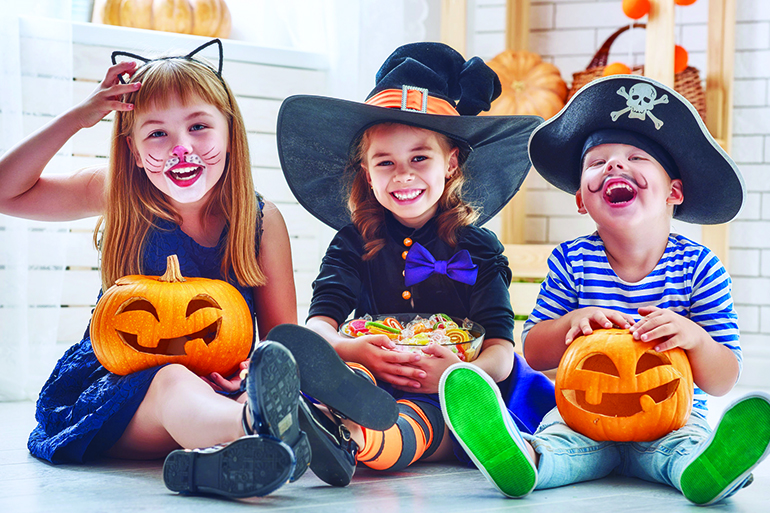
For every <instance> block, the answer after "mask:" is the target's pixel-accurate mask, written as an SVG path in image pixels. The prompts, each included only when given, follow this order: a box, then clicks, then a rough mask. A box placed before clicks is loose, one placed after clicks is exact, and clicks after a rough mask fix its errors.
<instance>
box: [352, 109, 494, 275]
mask: <svg viewBox="0 0 770 513" xmlns="http://www.w3.org/2000/svg"><path fill="white" fill-rule="evenodd" d="M391 124H394V123H381V124H379V125H374V126H372V127H370V128H369V129H367V130H366V131H365V132H364V133H363V134H362V135H361V137H359V139H358V140H357V141H356V143H355V144H354V145H353V151H352V152H351V157H350V160H349V161H348V165H347V169H346V174H347V175H348V177H349V180H348V182H349V183H350V184H351V185H350V195H349V196H348V208H349V209H350V212H351V218H352V220H353V224H354V225H355V227H356V228H357V229H358V231H359V233H360V234H361V236H362V237H363V239H364V250H365V253H364V256H363V257H362V258H363V259H364V260H370V259H372V258H374V256H375V255H376V254H377V253H378V252H379V251H380V250H381V249H382V248H384V247H385V244H386V241H385V234H384V229H385V207H383V206H382V205H380V203H379V202H378V201H377V198H375V196H374V193H373V192H372V190H371V187H370V186H369V180H368V179H367V176H366V169H364V166H363V163H364V161H365V159H366V152H367V151H368V150H369V145H370V143H371V138H372V133H373V131H374V130H375V129H376V128H377V127H380V126H382V125H391ZM434 133H435V134H436V135H437V136H438V138H439V142H440V144H441V146H442V148H443V149H444V150H445V151H446V152H449V151H451V150H453V149H454V148H457V149H458V153H457V164H458V167H457V169H456V170H455V172H454V173H452V175H451V176H450V177H449V179H447V181H446V183H445V184H444V192H443V193H442V194H441V197H440V198H439V200H438V204H437V205H438V209H437V211H436V226H437V229H438V236H439V237H440V238H441V240H443V241H444V242H446V243H447V244H449V245H450V246H452V247H454V246H456V245H457V232H458V230H459V229H460V228H462V227H464V226H468V225H470V224H472V223H473V222H474V221H475V220H476V219H478V216H479V214H478V212H476V211H475V210H474V209H473V207H472V206H471V205H470V204H468V203H466V202H465V201H464V200H463V199H462V187H463V184H464V183H465V175H464V173H463V166H464V164H465V161H466V160H467V159H468V153H469V152H468V150H467V149H465V148H464V147H463V146H462V145H459V144H457V143H456V142H455V141H453V140H452V139H451V138H449V137H447V136H445V135H443V134H440V133H438V132H434Z"/></svg>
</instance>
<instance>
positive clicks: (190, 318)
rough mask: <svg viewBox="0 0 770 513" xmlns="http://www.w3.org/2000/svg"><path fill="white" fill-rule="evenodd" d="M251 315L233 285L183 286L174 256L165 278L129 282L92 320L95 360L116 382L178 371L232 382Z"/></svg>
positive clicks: (198, 282)
mask: <svg viewBox="0 0 770 513" xmlns="http://www.w3.org/2000/svg"><path fill="white" fill-rule="evenodd" d="M253 334H254V327H253V324H252V320H251V313H250V311H249V307H248V305H247V304H246V301H245V300H244V299H243V296H241V294H240V292H238V290H237V289H236V288H235V287H233V286H232V285H230V284H228V283H226V282H224V281H220V280H209V279H205V278H184V277H182V275H181V272H180V270H179V260H178V259H177V256H176V255H171V256H170V257H168V263H167V269H166V273H165V274H164V275H163V276H160V277H158V276H138V275H133V276H124V277H122V278H120V279H118V280H117V281H116V282H115V285H113V286H112V287H110V288H109V289H107V292H105V293H104V295H103V296H102V298H101V299H100V300H99V304H98V305H97V306H96V310H95V311H94V315H93V319H92V320H91V342H92V344H93V348H94V353H95V354H96V357H97V358H98V360H99V362H100V363H101V364H102V365H104V367H105V368H106V369H107V370H109V371H110V372H113V373H115V374H121V375H125V374H129V373H131V372H137V371H140V370H143V369H147V368H150V367H155V366H157V365H163V364H166V363H180V364H182V365H185V366H186V367H187V368H189V369H190V370H191V371H193V372H195V373H196V374H199V375H202V376H203V375H207V374H210V373H212V372H219V373H221V374H223V375H225V376H227V375H230V374H232V373H233V372H235V371H236V370H237V368H238V364H239V363H240V362H242V361H244V360H246V359H247V358H248V357H249V350H250V349H251V343H252V339H253Z"/></svg>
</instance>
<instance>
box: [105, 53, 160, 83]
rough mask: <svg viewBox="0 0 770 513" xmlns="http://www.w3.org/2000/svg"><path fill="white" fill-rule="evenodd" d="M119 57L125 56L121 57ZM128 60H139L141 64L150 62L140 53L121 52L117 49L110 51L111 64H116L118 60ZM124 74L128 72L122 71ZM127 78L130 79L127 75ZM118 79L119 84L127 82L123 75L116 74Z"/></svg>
mask: <svg viewBox="0 0 770 513" xmlns="http://www.w3.org/2000/svg"><path fill="white" fill-rule="evenodd" d="M120 57H125V58H124V59H121V58H120ZM129 60H135V61H140V62H141V63H142V64H147V63H148V62H150V60H151V59H148V58H146V57H142V56H141V55H136V54H135V53H129V52H121V51H118V50H115V51H114V52H112V65H113V66H114V65H115V64H117V63H118V61H120V62H125V61H129ZM124 75H128V73H124ZM128 78H129V79H130V78H131V77H130V76H129V77H128ZM118 80H120V83H121V84H126V83H128V81H127V80H124V79H123V75H118Z"/></svg>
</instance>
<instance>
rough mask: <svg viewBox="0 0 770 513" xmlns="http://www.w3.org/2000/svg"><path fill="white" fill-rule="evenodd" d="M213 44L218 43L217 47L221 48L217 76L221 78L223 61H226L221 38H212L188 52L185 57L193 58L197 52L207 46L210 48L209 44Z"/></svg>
mask: <svg viewBox="0 0 770 513" xmlns="http://www.w3.org/2000/svg"><path fill="white" fill-rule="evenodd" d="M213 44H216V45H217V49H218V50H219V63H218V65H217V76H219V78H222V62H223V61H224V55H223V52H222V41H221V40H219V39H212V40H211V41H209V42H208V43H205V44H202V45H201V46H199V47H198V48H196V49H195V50H193V51H192V52H190V53H188V54H187V55H186V56H185V58H187V59H192V58H193V56H194V55H195V54H196V53H198V52H201V51H203V50H205V49H206V48H208V47H209V46H211V45H213Z"/></svg>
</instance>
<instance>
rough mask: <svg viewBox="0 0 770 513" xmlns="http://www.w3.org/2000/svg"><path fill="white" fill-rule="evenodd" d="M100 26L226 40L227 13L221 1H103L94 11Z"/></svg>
mask: <svg viewBox="0 0 770 513" xmlns="http://www.w3.org/2000/svg"><path fill="white" fill-rule="evenodd" d="M94 12H95V18H97V19H98V16H96V13H99V12H101V13H102V14H101V20H100V21H101V22H102V23H106V24H108V25H120V26H123V27H134V28H143V29H151V30H164V31H166V32H176V33H179V34H195V35H198V36H206V37H221V38H226V37H228V36H229V35H230V28H231V19H230V10H229V9H228V8H227V4H226V3H225V1H224V0H104V1H103V5H101V6H98V5H97V6H95V7H94Z"/></svg>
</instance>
